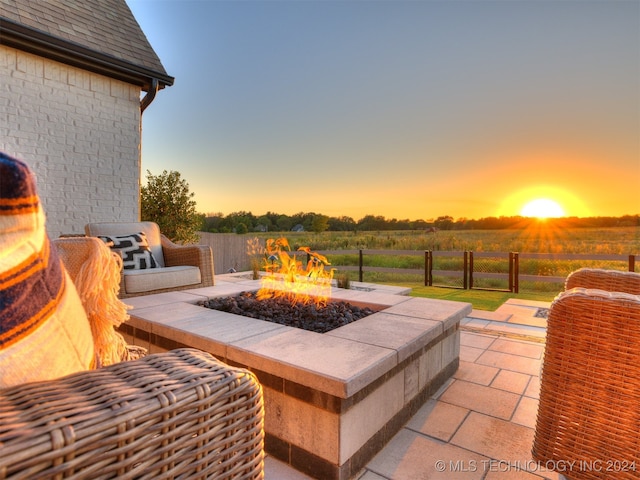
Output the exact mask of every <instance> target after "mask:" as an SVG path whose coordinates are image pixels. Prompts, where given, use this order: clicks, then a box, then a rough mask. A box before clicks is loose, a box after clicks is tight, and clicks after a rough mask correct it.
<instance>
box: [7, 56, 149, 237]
mask: <svg viewBox="0 0 640 480" xmlns="http://www.w3.org/2000/svg"><path fill="white" fill-rule="evenodd" d="M140 117H141V113H140V87H137V86H135V85H130V84H128V83H125V82H122V81H119V80H114V79H111V78H108V77H105V76H102V75H98V74H94V73H91V72H88V71H85V70H82V69H78V68H75V67H71V66H68V65H65V64H62V63H59V62H55V61H51V60H48V59H45V58H42V57H39V56H35V55H31V54H29V53H25V52H23V51H21V50H16V49H14V48H10V47H6V46H3V45H0V150H2V151H4V152H5V153H7V154H9V155H12V156H14V157H16V158H19V159H21V160H23V161H24V162H26V163H27V164H28V165H29V166H30V167H31V168H32V169H33V171H34V172H35V174H36V178H37V186H38V192H39V194H40V198H41V201H42V204H43V207H44V210H45V213H46V215H47V231H48V233H49V235H50V236H51V237H52V238H55V237H57V236H59V235H61V234H70V233H83V232H84V225H85V224H86V223H89V222H97V221H104V222H107V221H123V222H130V221H138V219H139V215H140V206H139V205H140V204H139V193H140V143H141V142H140V136H141V133H140V125H141V124H140Z"/></svg>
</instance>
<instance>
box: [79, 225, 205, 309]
mask: <svg viewBox="0 0 640 480" xmlns="http://www.w3.org/2000/svg"><path fill="white" fill-rule="evenodd" d="M138 232H143V233H145V235H146V237H147V240H148V242H149V247H150V249H151V251H152V253H153V255H154V258H155V259H156V261H157V262H158V264H159V267H160V268H150V269H145V270H123V272H122V273H123V274H122V279H121V285H120V297H121V298H128V297H133V296H139V295H150V294H154V293H164V292H172V291H175V290H185V289H191V288H201V287H210V286H212V285H213V284H214V268H213V253H212V251H211V247H209V246H208V245H178V244H175V243H173V242H172V241H171V240H169V239H168V238H167V237H165V236H164V235H162V234H161V233H160V228H159V227H158V224H156V223H154V222H132V223H108V222H107V223H89V224H87V225H85V233H86V235H87V236H90V237H97V236H101V235H109V236H112V235H129V234H133V233H138Z"/></svg>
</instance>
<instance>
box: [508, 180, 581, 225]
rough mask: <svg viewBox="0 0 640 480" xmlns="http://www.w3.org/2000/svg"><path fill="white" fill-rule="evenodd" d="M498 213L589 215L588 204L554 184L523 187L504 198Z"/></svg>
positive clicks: (511, 214)
mask: <svg viewBox="0 0 640 480" xmlns="http://www.w3.org/2000/svg"><path fill="white" fill-rule="evenodd" d="M497 213H498V215H504V216H513V215H520V216H523V217H531V218H540V219H544V218H559V217H588V216H589V215H590V212H589V209H588V208H587V206H586V205H585V204H584V203H583V202H582V201H581V200H580V199H578V198H577V197H576V196H575V195H573V194H572V193H571V192H569V191H567V190H565V189H563V188H561V187H557V186H552V185H535V186H531V187H528V188H522V189H520V190H517V191H515V192H514V193H512V194H511V195H509V196H506V197H504V198H503V199H502V201H501V203H500V207H499V208H498V212H497Z"/></svg>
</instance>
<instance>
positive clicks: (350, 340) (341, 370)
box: [122, 279, 471, 480]
mask: <svg viewBox="0 0 640 480" xmlns="http://www.w3.org/2000/svg"><path fill="white" fill-rule="evenodd" d="M259 287H260V285H259V281H253V280H239V281H234V282H230V281H223V280H218V279H216V285H215V286H213V287H207V288H202V289H195V290H187V291H181V292H173V293H163V294H158V295H148V296H142V297H136V298H129V299H127V300H126V303H128V304H129V305H131V306H133V307H134V308H133V310H131V311H130V314H131V320H130V321H129V322H127V324H126V325H124V326H123V329H122V330H123V332H124V333H125V337H126V338H127V340H128V341H129V342H130V343H136V344H138V345H141V346H144V347H147V348H148V349H149V350H150V352H151V353H155V352H160V351H166V350H171V349H174V348H178V347H182V346H189V347H195V348H199V349H201V350H205V351H207V352H210V353H212V354H213V355H215V356H216V357H218V358H219V359H221V360H223V361H225V362H227V363H229V364H232V365H238V366H242V367H245V368H247V369H249V370H251V371H253V372H254V373H255V374H256V375H257V377H258V379H259V380H260V383H261V384H262V386H263V390H264V402H265V433H266V441H265V448H266V451H267V454H269V455H273V456H274V457H276V458H278V459H280V460H282V461H284V462H286V463H288V464H290V465H292V466H293V467H294V468H296V469H298V470H300V471H303V472H304V473H306V474H308V475H310V476H312V477H315V478H322V479H336V480H346V479H348V478H351V477H353V476H354V475H356V474H357V473H358V471H359V470H360V469H361V468H362V467H363V466H364V465H365V464H366V463H367V462H368V461H369V460H370V459H371V458H372V457H373V456H374V455H375V454H376V453H377V452H378V451H379V450H380V449H381V448H382V447H383V446H384V445H385V444H386V443H387V441H389V440H390V439H391V438H392V436H393V435H394V434H395V433H396V432H397V431H398V430H399V429H400V428H401V427H402V426H403V425H404V423H406V421H407V420H408V419H409V418H410V417H411V416H412V415H413V414H414V413H415V412H416V411H417V410H418V409H419V408H420V406H421V405H422V404H423V403H424V402H425V401H426V400H427V399H428V398H429V397H430V396H431V395H432V394H433V393H434V392H435V391H436V390H437V389H438V388H439V387H440V386H441V385H442V384H443V383H444V382H445V381H446V380H447V379H448V378H449V377H450V376H451V375H452V374H453V373H454V372H455V371H456V370H457V368H458V362H459V359H458V355H459V350H460V331H459V323H460V320H462V319H463V318H464V317H465V316H466V315H467V314H469V313H470V312H471V305H469V304H466V303H458V302H449V301H442V300H431V299H425V298H415V297H408V296H404V295H395V294H391V293H386V292H385V291H382V290H381V291H378V290H376V289H375V286H373V287H372V288H373V290H371V291H366V290H343V289H337V288H334V289H333V292H332V295H331V297H332V299H339V300H344V301H347V302H349V303H351V304H354V305H358V306H361V307H364V306H367V307H370V308H372V309H374V310H376V311H377V313H374V314H372V315H369V316H368V317H365V318H363V319H361V320H358V321H356V322H353V323H351V324H349V325H346V326H343V327H340V328H338V329H335V330H332V331H331V332H327V333H324V334H320V333H315V332H310V331H306V330H300V329H297V328H292V327H287V326H283V325H278V324H275V323H270V322H265V321H262V320H255V319H251V318H247V317H242V316H238V315H233V314H230V313H226V312H221V311H217V310H211V309H208V308H204V307H201V306H198V305H197V304H198V302H202V301H203V300H206V299H209V298H213V297H219V296H230V295H236V294H238V293H239V292H242V291H247V290H257V289H259Z"/></svg>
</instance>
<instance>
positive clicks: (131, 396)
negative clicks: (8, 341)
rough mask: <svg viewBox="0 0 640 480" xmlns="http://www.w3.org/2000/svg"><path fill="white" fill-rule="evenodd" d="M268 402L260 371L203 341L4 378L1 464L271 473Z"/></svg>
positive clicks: (47, 469)
mask: <svg viewBox="0 0 640 480" xmlns="http://www.w3.org/2000/svg"><path fill="white" fill-rule="evenodd" d="M262 402H263V400H262V389H261V387H260V385H259V383H258V382H257V380H256V378H255V376H254V375H253V374H252V373H250V372H249V371H247V370H244V369H240V368H235V367H230V366H228V365H226V364H224V363H222V362H220V361H218V360H216V359H215V358H214V357H212V356H211V355H209V354H208V353H204V352H201V351H199V350H195V349H179V350H173V351H171V352H167V353H161V354H155V355H149V356H147V357H144V358H141V359H138V360H134V361H129V362H121V363H118V364H114V365H110V366H108V367H105V368H102V369H99V370H91V371H87V372H80V373H76V374H73V375H69V376H66V377H62V378H59V379H56V380H51V381H45V382H36V383H29V384H24V385H19V386H15V387H10V388H6V389H4V390H0V445H2V448H0V474H1V475H2V476H3V478H5V477H11V478H13V477H12V475H15V476H16V477H17V478H54V477H55V478H67V477H70V476H72V475H75V476H78V478H80V477H82V478H98V477H99V478H112V477H121V476H122V477H127V478H134V477H135V478H178V477H179V478H192V477H197V478H217V479H218V478H224V479H230V478H242V479H249V478H251V479H254V478H256V479H259V478H263V472H262V471H263V457H264V453H263V452H264V451H263V442H264V433H263V421H264V420H263V418H264V417H263V403H262ZM241 473H243V474H244V475H242V476H241V475H240V474H241ZM74 478H75V477H74Z"/></svg>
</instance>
